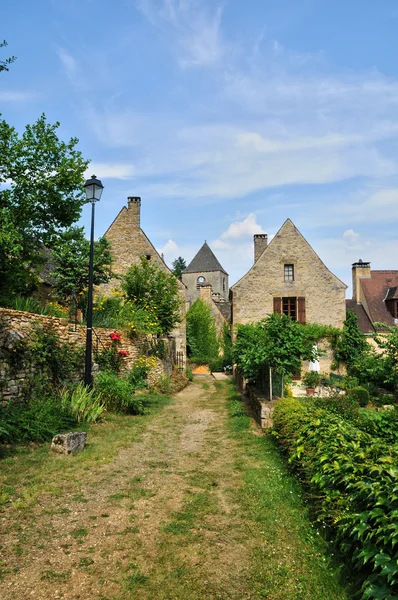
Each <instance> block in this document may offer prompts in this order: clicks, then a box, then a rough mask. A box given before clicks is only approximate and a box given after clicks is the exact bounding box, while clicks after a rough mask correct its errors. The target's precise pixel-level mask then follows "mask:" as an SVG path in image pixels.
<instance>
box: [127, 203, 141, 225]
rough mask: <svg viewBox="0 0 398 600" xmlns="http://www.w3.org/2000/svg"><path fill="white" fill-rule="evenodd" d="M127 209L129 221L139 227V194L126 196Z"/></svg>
mask: <svg viewBox="0 0 398 600" xmlns="http://www.w3.org/2000/svg"><path fill="white" fill-rule="evenodd" d="M127 211H128V219H129V223H130V224H131V225H132V226H133V227H134V228H135V229H139V228H140V227H141V223H140V217H141V198H140V197H139V196H128V198H127Z"/></svg>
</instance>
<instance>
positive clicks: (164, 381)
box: [155, 374, 171, 394]
mask: <svg viewBox="0 0 398 600" xmlns="http://www.w3.org/2000/svg"><path fill="white" fill-rule="evenodd" d="M155 387H156V389H157V390H159V392H160V393H161V394H170V392H171V377H170V375H167V374H165V375H162V376H161V377H159V381H158V382H157V384H156V386H155Z"/></svg>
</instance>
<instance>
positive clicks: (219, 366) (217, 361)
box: [209, 356, 224, 373]
mask: <svg viewBox="0 0 398 600" xmlns="http://www.w3.org/2000/svg"><path fill="white" fill-rule="evenodd" d="M223 368H224V357H223V356H218V357H217V358H213V360H211V361H209V369H210V371H211V372H212V373H220V372H222V370H223Z"/></svg>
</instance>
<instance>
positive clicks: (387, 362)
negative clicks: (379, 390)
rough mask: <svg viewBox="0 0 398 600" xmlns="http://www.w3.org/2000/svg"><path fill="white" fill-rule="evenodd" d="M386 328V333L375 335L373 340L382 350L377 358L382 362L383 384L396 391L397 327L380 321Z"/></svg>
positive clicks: (397, 377)
mask: <svg viewBox="0 0 398 600" xmlns="http://www.w3.org/2000/svg"><path fill="white" fill-rule="evenodd" d="M379 325H381V326H382V327H383V328H384V329H386V330H387V332H388V333H387V334H386V335H376V336H375V340H376V342H377V344H378V346H379V348H381V349H382V350H383V354H382V356H381V357H380V356H378V357H377V360H378V361H380V362H381V363H382V364H383V367H384V368H383V371H384V381H383V383H384V384H387V385H388V386H389V387H390V388H392V389H393V390H394V391H395V393H396V394H397V393H398V327H387V326H386V325H384V324H382V323H380V324H379Z"/></svg>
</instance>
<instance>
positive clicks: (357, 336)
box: [334, 309, 369, 372]
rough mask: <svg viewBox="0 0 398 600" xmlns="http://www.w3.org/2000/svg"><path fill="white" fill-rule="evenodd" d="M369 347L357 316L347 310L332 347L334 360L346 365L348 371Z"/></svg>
mask: <svg viewBox="0 0 398 600" xmlns="http://www.w3.org/2000/svg"><path fill="white" fill-rule="evenodd" d="M368 349H369V344H368V343H367V341H366V340H365V338H364V335H363V333H362V331H361V330H360V328H359V325H358V317H357V315H356V314H355V313H354V311H352V310H349V309H348V310H347V316H346V319H345V321H344V326H343V330H342V332H341V334H340V335H339V336H338V338H337V340H336V344H335V348H334V357H335V360H336V361H337V362H338V363H340V362H343V363H345V364H346V365H347V370H348V372H350V370H351V369H352V366H353V365H354V364H355V363H357V362H358V360H359V359H360V358H361V356H362V355H363V354H364V353H365V352H366V351H367V350H368Z"/></svg>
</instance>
